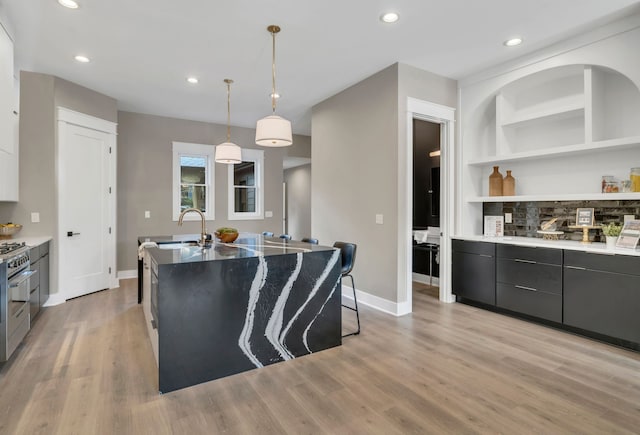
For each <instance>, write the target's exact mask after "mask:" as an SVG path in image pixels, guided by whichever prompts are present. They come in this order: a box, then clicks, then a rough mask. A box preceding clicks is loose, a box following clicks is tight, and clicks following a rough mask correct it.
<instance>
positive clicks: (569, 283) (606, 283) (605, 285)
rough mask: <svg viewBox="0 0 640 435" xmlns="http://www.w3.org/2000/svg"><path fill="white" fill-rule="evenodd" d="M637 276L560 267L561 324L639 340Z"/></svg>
mask: <svg viewBox="0 0 640 435" xmlns="http://www.w3.org/2000/svg"><path fill="white" fill-rule="evenodd" d="M638 307H640V276H633V275H626V274H621V273H610V272H601V271H595V270H589V269H577V268H573V267H565V268H564V323H565V324H566V325H569V326H575V327H577V328H581V329H584V330H587V331H592V332H596V333H599V334H603V335H607V336H609V337H613V338H619V339H622V340H627V341H630V342H633V343H640V315H639V314H638Z"/></svg>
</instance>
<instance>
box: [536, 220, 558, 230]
mask: <svg viewBox="0 0 640 435" xmlns="http://www.w3.org/2000/svg"><path fill="white" fill-rule="evenodd" d="M557 220H558V218H557V217H555V218H553V219H551V220H548V221H545V222H542V224H541V225H540V229H541V230H542V231H555V230H556V227H557V224H556V221H557Z"/></svg>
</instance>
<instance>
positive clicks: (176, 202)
mask: <svg viewBox="0 0 640 435" xmlns="http://www.w3.org/2000/svg"><path fill="white" fill-rule="evenodd" d="M172 152H173V178H172V183H171V184H172V195H173V198H172V201H171V206H172V211H171V216H172V218H173V221H177V220H178V218H179V217H180V192H181V190H180V185H181V183H180V157H181V156H199V157H206V159H207V166H206V180H205V183H206V186H207V193H206V199H205V202H206V204H207V211H206V212H205V213H204V217H205V219H206V220H208V221H212V220H215V203H216V201H215V190H216V189H215V179H216V177H215V166H216V165H215V164H214V161H215V160H214V156H215V147H214V146H213V145H206V144H198V143H188V142H172ZM184 220H185V221H199V220H200V216H199V215H198V214H196V213H189V214H186V215H185V216H184Z"/></svg>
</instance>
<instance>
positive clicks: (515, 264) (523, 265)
mask: <svg viewBox="0 0 640 435" xmlns="http://www.w3.org/2000/svg"><path fill="white" fill-rule="evenodd" d="M528 261H529V260H510V259H507V258H498V260H497V265H496V281H498V282H501V283H505V284H517V285H520V286H524V287H529V288H532V289H535V290H538V291H544V292H548V293H555V294H558V295H561V294H562V266H556V265H553V264H542V263H529V262H528Z"/></svg>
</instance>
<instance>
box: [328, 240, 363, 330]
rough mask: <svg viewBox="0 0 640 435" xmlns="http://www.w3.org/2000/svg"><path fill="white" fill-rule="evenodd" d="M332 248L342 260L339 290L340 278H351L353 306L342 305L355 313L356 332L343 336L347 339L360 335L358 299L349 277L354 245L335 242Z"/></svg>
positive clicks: (351, 268) (353, 258)
mask: <svg viewBox="0 0 640 435" xmlns="http://www.w3.org/2000/svg"><path fill="white" fill-rule="evenodd" d="M333 247H334V248H338V249H340V257H341V259H342V269H341V270H340V290H342V278H344V277H347V276H348V277H349V278H351V288H352V289H353V303H354V306H353V307H350V306H349V305H345V304H342V306H343V307H345V308H347V309H349V310H351V311H355V312H356V321H357V322H358V330H357V331H355V332H350V333H349V334H345V335H343V337H348V336H350V335H358V334H360V312H359V311H358V299H357V298H356V284H355V282H354V280H353V275H351V271H352V270H353V266H354V264H355V261H356V248H357V246H356V244H355V243H348V242H335V243H334V244H333Z"/></svg>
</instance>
